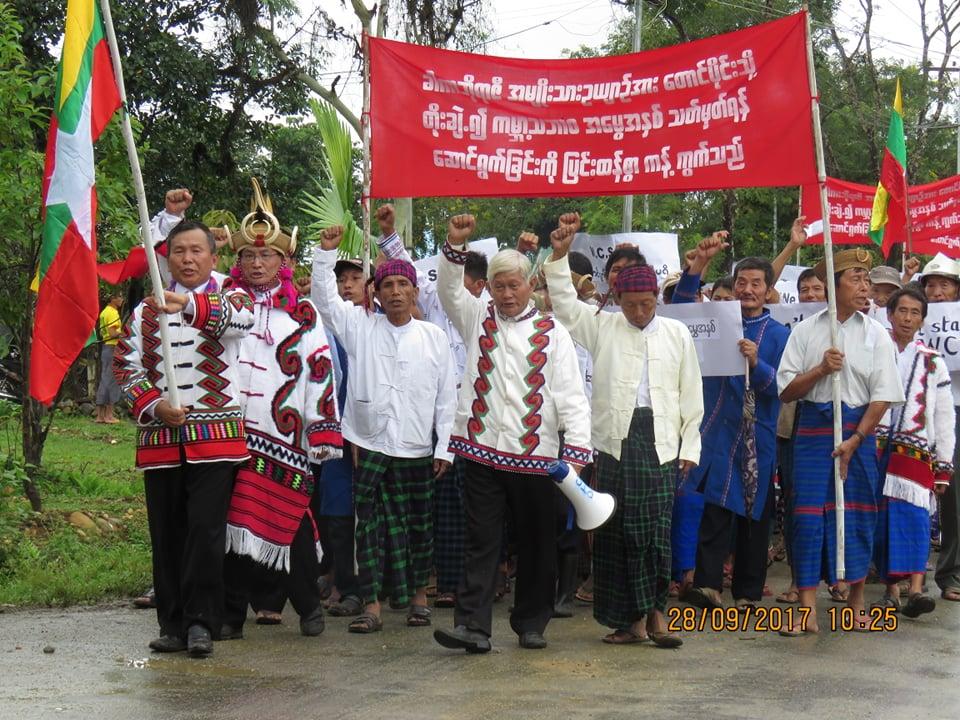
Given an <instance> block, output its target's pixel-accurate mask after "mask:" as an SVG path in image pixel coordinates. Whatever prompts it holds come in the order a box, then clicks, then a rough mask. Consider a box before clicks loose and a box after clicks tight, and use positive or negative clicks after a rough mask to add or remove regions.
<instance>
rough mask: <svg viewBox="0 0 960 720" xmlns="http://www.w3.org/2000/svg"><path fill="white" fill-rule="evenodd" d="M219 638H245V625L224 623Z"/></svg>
mask: <svg viewBox="0 0 960 720" xmlns="http://www.w3.org/2000/svg"><path fill="white" fill-rule="evenodd" d="M217 639H218V640H243V625H240V626H235V625H228V624H227V623H224V624H223V625H221V626H220V637H219V638H217Z"/></svg>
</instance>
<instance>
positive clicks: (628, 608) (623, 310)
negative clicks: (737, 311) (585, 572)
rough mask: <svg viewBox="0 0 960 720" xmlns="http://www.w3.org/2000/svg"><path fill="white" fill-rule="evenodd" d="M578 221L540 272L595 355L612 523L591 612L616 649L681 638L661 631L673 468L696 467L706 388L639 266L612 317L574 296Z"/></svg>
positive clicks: (600, 457)
mask: <svg viewBox="0 0 960 720" xmlns="http://www.w3.org/2000/svg"><path fill="white" fill-rule="evenodd" d="M579 228H580V216H579V215H578V214H576V213H567V214H565V215H562V216H561V217H560V223H559V227H558V228H557V229H556V230H554V231H553V233H552V234H551V235H550V242H551V244H552V245H553V255H552V256H551V258H550V262H547V263H544V266H543V274H544V276H545V277H546V279H547V286H548V287H549V289H550V298H551V299H552V300H553V309H554V312H555V313H556V315H557V318H558V319H559V320H560V322H562V323H563V324H564V325H565V326H566V328H567V329H568V330H569V331H570V334H571V335H572V336H573V339H574V340H576V341H577V342H578V343H580V344H581V345H583V346H584V347H585V348H586V349H587V350H588V351H589V352H590V354H591V356H592V357H593V367H594V371H593V400H592V402H593V445H594V447H595V448H596V449H597V461H596V465H595V466H594V467H595V475H594V477H595V486H596V489H597V490H598V491H601V492H607V493H612V494H613V495H614V496H615V497H616V500H617V504H618V507H617V511H616V513H615V514H614V516H613V519H612V520H611V521H610V522H609V523H607V524H606V525H604V526H603V527H602V528H601V529H600V530H598V531H597V532H596V534H595V535H594V540H593V593H594V606H593V615H594V617H595V618H596V619H597V621H598V622H599V623H601V624H602V625H606V626H608V627H611V628H613V632H611V633H610V634H609V635H607V636H605V637H604V638H603V640H604V642H607V643H612V644H629V643H636V642H641V641H644V640H647V639H648V638H649V639H650V640H653V642H654V643H655V644H656V645H657V646H659V647H678V646H680V645H681V644H682V641H681V640H680V638H679V637H677V636H676V635H672V634H670V633H668V632H667V625H666V622H665V619H664V610H665V609H666V605H667V592H668V587H669V585H670V520H671V509H672V507H673V496H674V478H675V476H676V469H677V462H678V461H679V469H680V471H681V472H682V473H684V474H685V473H687V472H689V471H690V470H691V469H693V468H694V467H695V466H696V465H697V463H698V462H699V460H700V430H699V428H700V420H701V419H702V418H703V388H702V386H701V379H700V365H699V363H698V361H697V353H696V350H695V348H694V345H693V339H692V338H691V337H690V332H689V330H687V327H686V325H684V324H683V323H681V322H678V321H677V320H672V319H670V318H662V317H657V314H656V309H657V276H656V273H655V272H654V270H653V268H652V267H650V266H649V265H646V264H642V265H636V266H634V267H628V268H626V269H624V270H622V271H621V272H620V274H619V275H617V279H616V283H615V284H614V287H613V288H612V291H613V293H614V298H615V299H616V301H617V304H618V305H619V306H620V312H618V313H605V312H599V313H598V312H597V311H596V308H594V307H591V306H589V305H587V304H585V303H582V302H580V301H579V300H578V299H577V293H576V290H575V289H574V287H573V284H572V282H571V279H570V267H569V265H568V263H567V252H568V251H569V249H570V245H571V243H572V242H573V238H574V235H575V234H576V232H577V230H578V229H579Z"/></svg>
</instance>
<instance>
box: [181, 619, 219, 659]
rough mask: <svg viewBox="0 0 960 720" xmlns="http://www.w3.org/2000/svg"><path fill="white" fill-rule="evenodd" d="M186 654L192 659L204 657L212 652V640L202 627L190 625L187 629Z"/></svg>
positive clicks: (207, 631)
mask: <svg viewBox="0 0 960 720" xmlns="http://www.w3.org/2000/svg"><path fill="white" fill-rule="evenodd" d="M187 652H188V653H190V654H191V655H192V656H193V657H206V656H207V655H209V654H210V653H212V652H213V638H212V637H210V631H209V630H207V629H206V628H205V627H204V626H203V625H191V626H190V627H189V628H188V629H187Z"/></svg>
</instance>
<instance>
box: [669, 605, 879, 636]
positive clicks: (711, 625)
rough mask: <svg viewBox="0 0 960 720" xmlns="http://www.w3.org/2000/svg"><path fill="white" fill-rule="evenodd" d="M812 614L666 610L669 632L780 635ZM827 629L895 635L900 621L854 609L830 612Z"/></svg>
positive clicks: (748, 609) (771, 609)
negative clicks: (770, 633) (778, 633)
mask: <svg viewBox="0 0 960 720" xmlns="http://www.w3.org/2000/svg"><path fill="white" fill-rule="evenodd" d="M810 615H811V610H810V608H808V607H799V606H798V607H793V606H788V607H778V606H773V607H764V606H762V605H758V606H756V607H749V606H748V607H743V608H736V607H728V608H711V609H704V608H696V607H670V608H667V632H703V631H705V630H709V631H711V632H780V631H781V630H789V629H791V628H800V629H805V628H806V625H807V621H808V618H809V617H810ZM827 625H828V628H829V630H830V631H831V632H835V631H838V630H843V631H852V630H857V629H859V630H862V631H865V632H895V631H896V630H897V627H898V617H897V614H896V613H895V612H894V609H893V608H879V607H877V608H869V609H868V610H866V611H864V613H863V615H862V617H858V614H857V613H856V612H855V611H854V609H853V608H851V607H830V608H827Z"/></svg>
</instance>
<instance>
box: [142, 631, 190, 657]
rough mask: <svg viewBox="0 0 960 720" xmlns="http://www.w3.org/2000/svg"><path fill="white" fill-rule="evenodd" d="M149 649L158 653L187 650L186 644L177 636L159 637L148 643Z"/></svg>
mask: <svg viewBox="0 0 960 720" xmlns="http://www.w3.org/2000/svg"><path fill="white" fill-rule="evenodd" d="M150 649H151V650H153V651H154V652H159V653H173V652H183V651H184V650H186V649H187V644H186V643H185V642H184V641H183V638H181V637H179V636H177V635H161V636H160V637H158V638H157V639H156V640H151V641H150Z"/></svg>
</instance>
